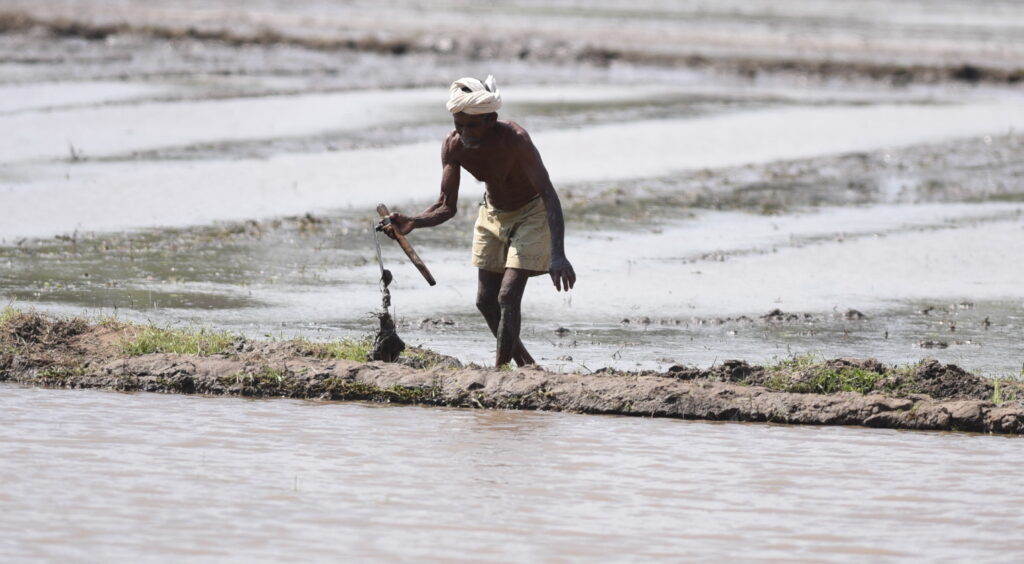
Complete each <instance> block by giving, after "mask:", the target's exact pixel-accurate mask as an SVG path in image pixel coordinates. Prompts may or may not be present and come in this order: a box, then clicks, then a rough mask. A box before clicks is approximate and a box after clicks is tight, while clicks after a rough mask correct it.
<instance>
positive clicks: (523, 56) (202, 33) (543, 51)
mask: <svg viewBox="0 0 1024 564" xmlns="http://www.w3.org/2000/svg"><path fill="white" fill-rule="evenodd" d="M40 31H41V32H44V33H48V34H50V35H52V36H54V37H70V38H78V39H86V40H91V41H105V40H107V39H108V38H110V37H112V36H117V35H125V34H132V35H140V36H146V37H151V38H153V39H157V40H177V39H194V40H201V41H218V42H223V43H226V44H228V45H232V46H244V45H289V46H294V47H301V48H305V49H311V50H317V51H355V52H367V53H377V54H384V55H407V54H428V55H440V56H454V57H462V58H466V59H468V60H480V59H490V60H523V61H534V62H542V63H549V62H550V63H557V64H568V63H584V64H593V65H597V66H607V65H610V64H611V63H613V62H614V63H627V64H636V65H653V66H663V67H683V68H693V69H709V70H714V71H717V72H725V73H734V74H739V75H741V76H745V77H749V78H754V77H756V76H757V75H758V74H760V73H785V74H797V75H801V76H811V77H817V78H844V79H870V80H877V81H884V82H889V83H892V84H895V85H905V84H910V83H938V82H947V81H952V82H967V83H972V84H974V83H991V84H1017V83H1020V82H1021V81H1024V67H1011V68H1007V67H1005V66H998V65H986V64H985V63H983V62H980V61H973V62H954V63H946V62H936V63H932V64H913V63H900V62H889V61H863V60H842V59H835V58H824V59H822V58H815V57H807V56H794V55H787V54H777V55H767V54H766V55H756V56H753V55H732V54H726V53H717V54H711V53H706V52H686V51H685V50H684V51H683V52H658V51H652V50H649V49H647V50H645V49H629V48H621V47H615V46H609V45H602V44H601V43H600V42H596V43H595V42H593V41H566V40H562V39H558V38H551V37H540V36H527V37H517V36H502V35H493V34H486V35H468V34H465V33H463V34H460V35H457V36H451V35H444V34H424V33H419V34H412V35H409V36H408V37H406V36H402V35H395V34H390V35H385V34H381V33H376V32H375V33H365V32H358V31H351V30H338V32H337V35H336V36H326V37H325V36H322V35H321V36H305V35H301V34H300V35H296V34H294V33H290V32H287V31H283V30H278V29H273V28H270V27H259V28H255V29H249V30H233V29H229V28H222V27H217V26H212V27H211V26H209V25H206V26H194V25H192V26H183V25H174V24H160V25H158V24H151V23H130V22H93V21H79V20H71V19H66V18H60V17H50V18H48V17H39V16H35V15H31V14H27V13H22V12H16V11H6V12H0V33H29V32H37V33H38V32H40Z"/></svg>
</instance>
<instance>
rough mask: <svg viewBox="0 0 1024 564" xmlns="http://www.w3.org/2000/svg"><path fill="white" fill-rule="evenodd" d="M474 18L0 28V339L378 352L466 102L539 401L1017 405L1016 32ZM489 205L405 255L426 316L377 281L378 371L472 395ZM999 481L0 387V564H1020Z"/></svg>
mask: <svg viewBox="0 0 1024 564" xmlns="http://www.w3.org/2000/svg"><path fill="white" fill-rule="evenodd" d="M499 4H500V5H499ZM499 4H493V3H491V4H488V5H487V6H486V8H484V7H482V5H477V4H475V3H467V2H461V1H455V0H388V1H385V2H369V1H363V0H359V1H354V2H333V1H330V2H329V1H327V0H305V1H301V2H294V1H292V2H282V1H279V0H256V1H252V0H246V1H242V0H212V1H208V2H202V3H198V2H185V3H182V2H171V1H165V0H122V1H120V2H105V1H99V0H95V1H93V0H88V1H81V2H71V3H69V2H64V1H58V0H6V1H5V2H4V3H3V6H2V7H0V131H3V132H4V134H3V135H2V136H0V309H4V308H6V307H7V306H8V305H11V306H13V307H14V308H17V309H20V310H36V311H40V312H45V313H49V314H54V315H58V316H67V315H75V316H84V317H87V318H92V319H104V318H110V317H116V318H119V319H124V320H131V321H142V322H152V323H155V324H157V325H160V326H164V327H173V328H190V327H191V328H209V329H217V330H226V331H229V332H231V333H237V334H241V335H245V336H247V337H251V338H258V339H263V340H267V339H271V340H275V339H276V340H284V339H288V338H291V337H296V336H301V337H305V338H307V339H309V340H312V341H326V340H333V339H339V338H349V337H362V336H364V335H367V334H368V333H370V332H371V331H373V330H374V329H375V328H376V327H377V319H376V318H375V317H374V316H373V315H372V311H373V310H374V309H376V308H377V307H378V305H379V304H380V293H379V287H378V277H379V275H380V274H379V273H380V271H379V265H378V264H377V260H376V255H375V251H374V241H373V238H372V232H371V225H372V223H373V221H374V218H375V216H376V213H375V212H374V207H375V206H376V204H377V203H380V202H384V203H386V204H387V205H388V206H389V207H390V208H391V209H392V210H400V211H406V212H408V211H413V212H415V211H419V210H421V209H423V208H424V207H426V206H427V205H429V204H430V203H432V201H433V200H434V198H436V195H437V193H438V186H439V181H440V174H439V173H440V166H439V159H438V153H439V151H438V149H439V147H440V143H441V140H442V139H443V137H444V136H445V135H446V134H447V132H448V131H449V130H450V129H451V121H450V120H451V118H450V116H449V115H448V114H447V113H446V112H445V111H444V101H445V100H446V98H447V88H448V84H449V83H450V82H451V81H452V80H453V79H455V78H458V77H460V76H466V75H473V76H480V77H483V76H486V75H487V74H493V75H494V76H495V77H496V78H497V81H498V85H499V87H500V88H501V90H502V93H503V97H504V100H505V104H506V105H505V107H504V108H503V109H502V110H501V118H502V119H511V120H514V121H517V122H518V123H520V124H522V125H523V126H525V127H526V128H527V129H528V130H529V131H530V133H531V135H532V137H533V139H534V141H535V142H536V144H537V145H538V147H539V149H540V151H541V154H542V155H543V158H544V160H545V164H546V165H547V167H548V169H549V171H550V173H551V176H552V179H553V180H554V183H555V186H556V188H557V190H558V192H559V194H560V196H561V200H562V205H563V208H564V211H565V217H566V224H567V236H566V249H567V253H568V256H569V258H570V259H571V260H572V262H573V264H574V266H575V268H576V271H577V274H578V276H579V282H578V285H577V287H576V288H575V289H574V290H573V291H572V292H571V293H568V294H562V293H557V292H555V291H554V290H553V289H552V288H551V286H550V283H549V282H548V281H547V280H546V279H543V278H537V279H535V280H533V281H531V282H530V285H529V288H528V290H527V292H526V297H525V300H524V323H523V327H524V332H523V340H524V342H525V344H526V345H527V346H528V347H529V349H530V351H531V352H532V354H533V356H535V357H536V358H537V360H538V361H539V363H540V364H541V365H542V366H543V367H544V368H546V369H548V370H551V371H558V372H574V373H575V372H579V373H590V372H596V371H598V370H600V369H602V368H613V369H620V370H633V369H660V370H665V369H667V367H669V366H673V365H688V366H697V367H701V368H708V367H713V366H720V365H722V363H723V362H724V361H726V360H728V359H742V360H744V361H748V362H750V363H768V362H772V361H777V360H779V359H784V358H789V357H792V356H794V355H812V356H816V357H823V358H833V357H858V358H877V359H879V360H880V361H882V362H883V363H887V364H893V363H901V364H903V363H913V362H917V361H919V360H921V359H923V358H935V359H937V360H939V361H940V362H942V363H955V364H957V365H959V366H962V367H963V368H965V369H968V370H971V371H974V372H976V373H977V374H980V375H983V376H987V377H991V378H1014V379H1016V378H1021V377H1024V347H1022V345H1021V334H1022V332H1024V291H1022V287H1024V286H1022V284H1021V281H1022V280H1024V90H1022V87H1021V85H1022V84H1024V67H1022V65H1021V61H1022V60H1024V6H1022V5H1021V3H1019V2H1011V1H1001V0H991V1H986V2H983V3H977V2H967V1H964V0H941V1H923V0H921V1H916V0H910V1H905V2H898V3H894V2H888V1H882V0H870V1H863V0H857V1H854V0H815V1H810V2H808V1H795V0H782V1H772V2H769V1H767V0H765V1H762V0H751V1H743V2H739V1H732V0H729V1H725V2H715V3H708V2H703V1H701V2H697V1H680V2H676V1H668V0H640V1H637V0H633V1H630V2H625V1H620V0H595V1H591V2H586V3H580V2H575V1H569V0H554V1H552V0H546V1H544V2H539V1H533V0H516V1H514V2H502V3H499ZM583 4H585V6H584V5H583ZM482 193H483V186H482V185H480V184H478V183H475V182H474V181H473V180H472V179H471V178H470V176H469V175H463V186H462V191H461V197H460V202H459V212H458V215H457V216H456V217H455V218H454V219H453V220H452V221H450V222H448V223H447V224H445V225H443V226H440V227H438V228H436V229H431V230H418V231H415V232H414V233H412V234H411V236H410V239H411V242H412V243H413V244H414V245H415V246H416V248H417V250H418V251H419V254H420V255H421V256H422V257H423V259H424V260H425V261H426V263H427V265H428V266H429V267H430V269H431V270H432V272H433V274H434V276H435V277H436V279H437V280H438V284H437V286H435V287H428V286H427V285H426V284H425V283H424V282H423V281H422V279H421V278H420V276H419V274H418V272H416V270H415V269H414V268H413V267H412V266H411V265H410V264H409V263H408V262H407V261H406V259H405V257H404V255H403V254H402V253H401V251H400V250H399V249H398V248H397V246H395V245H394V244H393V243H391V242H390V241H386V240H385V241H383V242H382V244H383V258H384V263H385V266H386V267H387V268H389V269H391V270H392V271H393V273H394V275H395V282H394V284H393V285H392V286H391V292H392V298H393V303H394V306H395V314H396V320H397V322H398V331H399V333H400V334H401V336H402V338H403V339H404V340H405V342H406V343H408V344H410V345H418V346H423V347H427V348H429V349H432V350H434V351H437V352H439V353H441V354H445V355H451V356H454V357H457V358H458V359H459V360H461V361H462V362H474V363H478V364H481V365H489V364H490V363H491V362H492V361H493V358H494V341H493V339H492V338H491V337H490V335H489V333H488V330H487V327H486V325H485V324H484V322H483V319H482V318H481V317H480V315H479V313H477V311H476V308H475V305H474V301H475V291H476V277H477V274H476V272H475V271H474V269H473V268H472V267H471V266H470V265H469V258H470V253H469V245H470V236H471V229H472V222H473V219H474V217H475V215H476V212H477V202H478V201H479V199H480V197H481V195H482ZM565 377H566V378H570V376H565ZM313 397H315V396H313ZM1014 400H1016V398H1014ZM979 401H980V400H979ZM1014 441H1015V440H1014V439H1007V438H996V437H984V436H977V435H969V434H962V433H942V434H940V433H912V432H894V431H880V430H870V429H862V428H810V427H802V428H801V427H780V426H774V425H764V424H761V425H746V424H736V423H733V424H709V423H695V422H686V421H670V420H661V419H648V418H623V417H605V416H578V415H567V414H559V413H528V412H513V411H503V410H454V409H445V408H435V409H421V408H415V407H405V408H392V407H379V406H370V405H364V404H359V403H330V402H312V401H295V400H269V401H246V400H240V399H231V398H210V397H189V396H165V395H158V394H119V393H109V392H107V393H103V392H90V391H83V390H43V389H34V388H26V387H21V386H17V385H13V384H2V385H0V450H2V452H3V453H4V455H3V456H0V472H2V473H3V475H4V476H6V477H8V483H7V484H6V485H7V487H6V488H4V489H3V491H2V492H0V502H2V506H3V508H4V512H3V514H2V515H0V560H3V561H5V562H7V561H11V562H28V561H83V560H92V559H96V558H100V559H103V560H109V561H116V562H139V561H152V562H171V561H180V560H182V559H187V560H192V561H209V562H236V561H237V562H252V561H282V560H295V561H334V560H337V559H338V557H339V556H341V557H349V558H352V559H358V560H380V561H394V560H439V561H462V560H465V561H479V560H482V559H483V560H501V561H536V560H556V559H569V560H605V559H608V558H609V557H610V556H613V557H615V558H617V559H622V560H631V559H644V560H649V559H677V558H678V557H679V555H681V554H686V555H692V556H691V558H693V559H698V560H740V561H785V562H793V561H840V562H854V561H857V562H860V561H864V560H870V561H897V560H922V561H929V562H941V561H950V562H962V561H965V560H972V559H978V560H985V561H1013V560H1014V559H1015V557H1014V556H1013V555H1014V554H1020V552H1021V551H1022V549H1024V545H1022V544H1021V542H1019V541H1018V540H1017V539H1018V537H1019V536H1020V535H1019V530H1020V528H1021V525H1022V524H1024V523H1022V522H1021V518H1020V511H1019V506H1020V504H1021V502H1022V501H1024V490H1022V489H1021V488H1020V487H1019V486H1017V485H1016V484H1017V483H1018V481H1017V480H1014V477H1015V476H1016V475H1017V474H1018V473H1019V472H1018V469H1019V467H1020V464H1021V462H1022V460H1021V456H1020V455H1019V452H1020V449H1017V448H1014V447H1016V446H1017V442H1014Z"/></svg>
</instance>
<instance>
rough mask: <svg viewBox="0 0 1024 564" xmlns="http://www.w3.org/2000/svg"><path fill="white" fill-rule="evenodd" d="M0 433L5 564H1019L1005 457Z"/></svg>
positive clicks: (210, 427) (321, 425)
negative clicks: (358, 563)
mask: <svg viewBox="0 0 1024 564" xmlns="http://www.w3.org/2000/svg"><path fill="white" fill-rule="evenodd" d="M0 413H2V414H3V415H0V422H2V423H3V424H2V425H0V448H2V450H3V452H5V453H7V455H5V456H4V457H2V458H0V471H3V474H4V475H5V476H7V487H5V488H4V490H3V492H2V493H0V500H2V502H3V506H4V512H3V515H0V533H2V534H0V558H3V559H4V560H5V561H9V562H15V561H40V560H42V561H79V560H94V559H102V560H105V561H114V562H126V561H143V562H170V561H177V560H181V559H188V560H190V561H198V562H253V561H258V562H271V561H281V560H295V561H328V560H336V559H337V558H339V557H343V558H353V559H358V560H374V561H384V560H386V561H394V560H431V561H478V560H481V559H484V560H501V561H508V560H513V561H526V560H531V561H535V560H547V559H574V560H575V559H581V560H595V559H596V560H607V559H609V558H611V559H623V560H633V559H676V558H678V557H679V555H681V554H685V555H687V558H690V559H697V560H729V559H740V560H745V561H747V560H750V561H786V562H793V561H833V562H859V561H864V560H865V559H869V560H872V561H900V560H908V559H909V560H927V561H934V562H957V561H963V560H965V559H982V560H985V561H1012V560H1013V559H1014V556H1013V555H1014V554H1019V553H1020V551H1021V550H1024V545H1022V543H1021V541H1020V535H1019V534H1017V532H1018V531H1019V529H1020V527H1021V526H1022V525H1024V522H1022V519H1021V515H1020V512H1019V511H1018V509H1017V508H1018V507H1019V505H1020V503H1022V502H1024V489H1022V488H1021V486H1020V485H1019V483H1020V482H1019V480H1016V479H1015V477H1016V476H1017V474H1018V472H1019V467H1020V465H1021V463H1022V462H1024V459H1022V458H1021V454H1020V453H1021V450H1020V449H1019V448H1017V445H1018V443H1019V440H1016V439H1008V438H1001V437H984V436H972V435H963V434H936V433H910V432H895V431H878V430H865V429H846V428H811V427H778V426H768V425H744V424H736V423H732V424H710V423H700V422H685V421H671V420H661V419H643V418H621V417H596V416H578V415H566V414H556V413H522V412H507V411H483V410H480V411H477V410H447V409H437V408H434V409H422V408H414V407H404V408H390V407H376V406H370V405H362V404H337V403H333V404H332V403H316V402H305V401H293V400H270V401H246V400H240V399H233V398H232V399H228V398H203V397H189V396H166V395H161V394H116V393H109V392H90V391H81V390H68V391H55V390H40V389H32V388H22V387H18V386H13V385H9V384H4V385H0ZM55 459H59V460H60V461H61V463H59V464H55V463H54V460H55ZM939 460H941V463H937V461H939ZM29 468H31V471H27V469H29ZM980 472H983V473H984V478H983V479H982V478H979V477H977V474H978V473H980ZM972 476H973V477H972ZM56 484H60V486H59V487H55V485H56Z"/></svg>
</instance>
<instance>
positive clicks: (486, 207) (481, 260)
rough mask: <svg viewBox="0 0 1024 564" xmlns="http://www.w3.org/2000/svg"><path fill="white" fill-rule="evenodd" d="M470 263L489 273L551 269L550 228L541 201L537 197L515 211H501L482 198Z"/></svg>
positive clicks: (544, 270)
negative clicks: (517, 269) (518, 269)
mask: <svg viewBox="0 0 1024 564" xmlns="http://www.w3.org/2000/svg"><path fill="white" fill-rule="evenodd" d="M473 266H475V267H477V268H480V269H483V270H489V271H491V272H505V269H506V268H521V269H523V270H532V271H534V272H547V271H549V270H551V230H550V229H549V228H548V214H547V208H545V207H544V201H543V200H541V199H540V198H539V197H538V198H535V199H533V200H532V201H530V202H529V203H528V204H526V205H525V206H523V207H521V208H519V209H517V210H515V211H502V210H499V209H497V208H493V207H491V204H490V203H489V202H488V201H487V200H486V199H484V201H483V202H482V203H481V204H480V215H479V216H478V217H477V218H476V226H475V227H474V228H473Z"/></svg>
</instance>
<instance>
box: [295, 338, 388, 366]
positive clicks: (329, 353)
mask: <svg viewBox="0 0 1024 564" xmlns="http://www.w3.org/2000/svg"><path fill="white" fill-rule="evenodd" d="M295 343H296V345H297V347H298V350H299V352H300V353H301V354H304V355H306V356H312V357H315V358H333V359H337V360H352V361H355V362H366V361H367V359H369V357H370V350H372V349H373V340H372V339H370V338H369V337H367V338H363V339H342V340H340V341H329V342H326V343H314V342H311V341H307V340H305V339H296V340H295Z"/></svg>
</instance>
